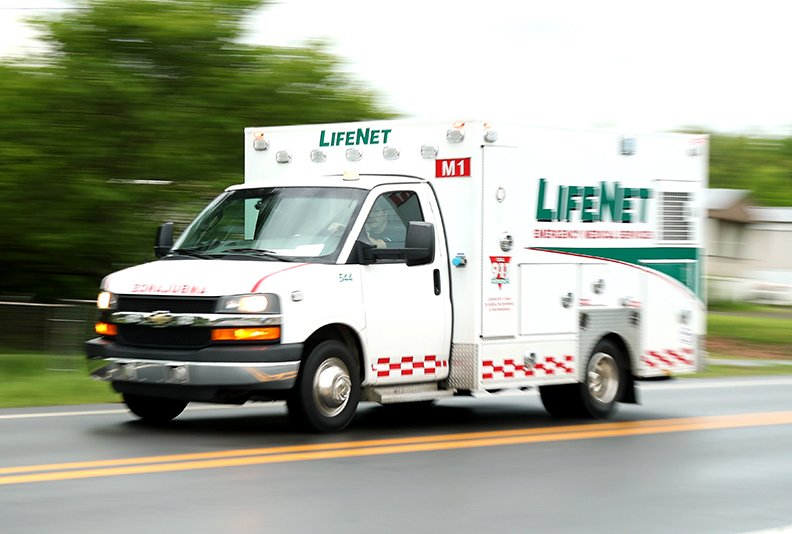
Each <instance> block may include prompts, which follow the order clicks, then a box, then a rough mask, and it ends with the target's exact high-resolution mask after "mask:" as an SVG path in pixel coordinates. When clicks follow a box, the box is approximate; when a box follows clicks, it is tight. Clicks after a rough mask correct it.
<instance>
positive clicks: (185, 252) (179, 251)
mask: <svg viewBox="0 0 792 534" xmlns="http://www.w3.org/2000/svg"><path fill="white" fill-rule="evenodd" d="M170 255H176V256H189V257H191V258H200V259H202V260H211V259H214V258H212V256H209V255H208V254H204V253H203V250H199V249H196V248H175V249H173V250H171V251H170Z"/></svg>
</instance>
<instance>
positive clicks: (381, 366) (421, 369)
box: [371, 354, 448, 377]
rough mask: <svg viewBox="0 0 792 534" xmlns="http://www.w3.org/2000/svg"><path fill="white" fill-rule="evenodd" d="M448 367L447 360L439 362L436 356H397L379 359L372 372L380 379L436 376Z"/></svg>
mask: <svg viewBox="0 0 792 534" xmlns="http://www.w3.org/2000/svg"><path fill="white" fill-rule="evenodd" d="M446 367H448V361H447V360H438V359H437V356H436V355H434V354H431V355H428V356H401V357H399V356H396V357H394V358H389V357H383V358H378V359H377V362H376V363H375V364H373V365H372V366H371V370H372V371H373V372H374V373H375V374H376V375H377V376H378V377H386V376H412V375H424V376H425V375H436V374H437V372H438V371H439V370H440V369H443V368H446Z"/></svg>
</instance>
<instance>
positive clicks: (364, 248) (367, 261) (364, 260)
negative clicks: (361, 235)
mask: <svg viewBox="0 0 792 534" xmlns="http://www.w3.org/2000/svg"><path fill="white" fill-rule="evenodd" d="M374 250H377V247H375V246H374V245H372V244H371V243H366V242H365V241H361V240H360V239H358V240H357V241H355V248H354V249H353V251H354V261H353V263H359V264H360V265H371V264H372V263H374V262H375V261H377V260H376V259H375V258H374V254H373V253H372V251H374Z"/></svg>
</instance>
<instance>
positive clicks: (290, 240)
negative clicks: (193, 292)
mask: <svg viewBox="0 0 792 534" xmlns="http://www.w3.org/2000/svg"><path fill="white" fill-rule="evenodd" d="M365 197H366V191H364V190H361V189H350V188H332V187H280V188H261V189H244V190H238V191H229V192H226V193H223V194H222V195H220V196H219V197H217V198H216V199H215V200H214V201H213V202H212V203H211V204H209V206H207V207H206V209H204V211H203V212H201V214H200V215H198V217H197V218H196V219H195V220H194V221H193V222H192V224H190V226H189V227H188V228H187V229H186V230H185V231H184V234H182V236H181V238H179V240H178V241H177V242H176V244H175V245H174V247H173V250H172V254H176V255H189V256H197V257H210V258H214V257H228V258H232V257H239V256H241V257H244V258H246V259H249V258H261V259H281V260H286V261H288V260H292V261H294V260H298V259H299V260H301V261H311V260H313V261H322V262H334V261H335V260H336V259H337V257H338V253H339V252H340V249H341V244H342V240H343V238H344V236H345V235H346V234H347V229H348V228H349V227H350V225H351V222H352V221H353V220H354V217H355V216H356V215H357V212H358V211H359V209H360V206H361V204H362V202H363V199H364V198H365Z"/></svg>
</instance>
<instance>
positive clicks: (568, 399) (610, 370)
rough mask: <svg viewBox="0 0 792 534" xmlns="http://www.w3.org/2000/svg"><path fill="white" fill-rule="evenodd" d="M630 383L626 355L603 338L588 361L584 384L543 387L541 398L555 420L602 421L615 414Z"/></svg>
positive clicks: (541, 388)
mask: <svg viewBox="0 0 792 534" xmlns="http://www.w3.org/2000/svg"><path fill="white" fill-rule="evenodd" d="M626 384H627V366H626V364H625V355H624V354H622V351H621V350H619V349H618V347H616V345H614V344H613V343H612V342H611V341H609V340H607V339H603V340H601V341H600V342H599V343H597V346H596V347H594V350H593V351H592V352H591V356H589V358H588V361H587V362H586V374H585V377H584V380H583V382H582V383H579V384H564V385H560V386H543V387H540V388H539V395H540V397H541V399H542V404H543V405H544V407H545V409H546V410H547V412H548V413H549V414H550V415H552V416H553V417H558V418H577V417H580V418H583V417H585V418H594V419H602V418H605V417H608V416H610V415H611V414H612V413H613V412H614V410H615V409H616V403H617V402H618V401H619V400H621V399H622V397H623V395H624V389H625V387H626Z"/></svg>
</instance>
